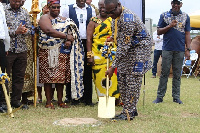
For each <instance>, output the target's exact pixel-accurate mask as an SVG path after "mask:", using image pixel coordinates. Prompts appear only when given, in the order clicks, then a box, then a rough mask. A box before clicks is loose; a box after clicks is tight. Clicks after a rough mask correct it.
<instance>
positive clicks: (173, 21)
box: [157, 20, 178, 35]
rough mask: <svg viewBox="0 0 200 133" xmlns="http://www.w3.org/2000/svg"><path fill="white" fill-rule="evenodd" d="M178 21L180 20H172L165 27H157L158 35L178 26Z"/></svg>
mask: <svg viewBox="0 0 200 133" xmlns="http://www.w3.org/2000/svg"><path fill="white" fill-rule="evenodd" d="M177 23H178V22H177V21H176V20H172V22H171V23H170V24H169V25H167V26H166V27H164V28H157V34H158V35H162V34H165V33H166V32H167V31H168V30H170V29H171V28H172V27H176V25H177Z"/></svg>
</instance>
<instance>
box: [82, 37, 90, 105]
mask: <svg viewBox="0 0 200 133" xmlns="http://www.w3.org/2000/svg"><path fill="white" fill-rule="evenodd" d="M82 43H83V46H84V51H85V59H84V74H83V84H84V93H83V99H84V101H85V103H92V66H90V65H87V40H85V39H83V40H82Z"/></svg>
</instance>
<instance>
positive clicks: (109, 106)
mask: <svg viewBox="0 0 200 133" xmlns="http://www.w3.org/2000/svg"><path fill="white" fill-rule="evenodd" d="M108 68H109V58H107V70H108ZM108 91H109V77H108V75H107V77H106V96H103V97H99V104H98V117H99V118H113V117H114V116H115V97H110V96H109V95H108Z"/></svg>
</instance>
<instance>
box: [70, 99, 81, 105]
mask: <svg viewBox="0 0 200 133" xmlns="http://www.w3.org/2000/svg"><path fill="white" fill-rule="evenodd" d="M79 104H80V102H79V100H74V99H73V100H72V103H71V105H74V106H76V105H79Z"/></svg>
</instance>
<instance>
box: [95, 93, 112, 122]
mask: <svg viewBox="0 0 200 133" xmlns="http://www.w3.org/2000/svg"><path fill="white" fill-rule="evenodd" d="M114 116H115V97H110V96H109V97H108V98H106V96H104V97H99V103H98V117H99V118H113V117H114Z"/></svg>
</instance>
